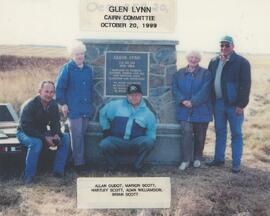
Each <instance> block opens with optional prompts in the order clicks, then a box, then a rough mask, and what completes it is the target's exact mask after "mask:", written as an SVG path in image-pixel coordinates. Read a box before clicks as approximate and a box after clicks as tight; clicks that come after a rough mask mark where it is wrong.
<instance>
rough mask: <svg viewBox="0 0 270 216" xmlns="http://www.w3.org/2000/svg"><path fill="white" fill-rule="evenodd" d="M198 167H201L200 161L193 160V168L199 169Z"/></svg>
mask: <svg viewBox="0 0 270 216" xmlns="http://www.w3.org/2000/svg"><path fill="white" fill-rule="evenodd" d="M200 166H201V161H199V160H195V161H194V163H193V167H194V168H199V167H200Z"/></svg>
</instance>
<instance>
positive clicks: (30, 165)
mask: <svg viewBox="0 0 270 216" xmlns="http://www.w3.org/2000/svg"><path fill="white" fill-rule="evenodd" d="M17 138H18V139H19V141H20V143H21V144H22V145H24V146H26V147H27V155H26V159H25V170H24V175H25V176H31V177H33V176H35V175H36V170H37V163H38V159H39V154H40V152H41V150H42V146H43V143H42V140H41V139H39V138H36V137H31V136H28V135H26V134H25V133H24V132H22V131H18V132H17ZM69 143H70V140H69V136H68V134H64V135H63V137H62V138H61V143H60V145H59V146H58V149H57V152H56V155H55V159H54V165H53V172H59V173H64V168H65V163H66V159H67V156H68V150H69Z"/></svg>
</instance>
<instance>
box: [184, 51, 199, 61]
mask: <svg viewBox="0 0 270 216" xmlns="http://www.w3.org/2000/svg"><path fill="white" fill-rule="evenodd" d="M190 56H195V57H197V58H198V59H200V60H201V59H202V54H201V52H200V51H198V50H189V51H188V52H186V58H188V57H190Z"/></svg>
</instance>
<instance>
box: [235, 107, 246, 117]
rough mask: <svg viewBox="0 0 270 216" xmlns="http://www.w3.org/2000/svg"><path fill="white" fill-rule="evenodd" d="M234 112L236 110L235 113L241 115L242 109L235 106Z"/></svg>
mask: <svg viewBox="0 0 270 216" xmlns="http://www.w3.org/2000/svg"><path fill="white" fill-rule="evenodd" d="M235 112H236V114H237V115H241V114H242V113H243V112H244V109H243V108H240V107H236V108H235Z"/></svg>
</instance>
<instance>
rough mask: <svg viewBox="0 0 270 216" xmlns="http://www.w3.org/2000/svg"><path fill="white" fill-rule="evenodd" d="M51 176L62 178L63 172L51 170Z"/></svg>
mask: <svg viewBox="0 0 270 216" xmlns="http://www.w3.org/2000/svg"><path fill="white" fill-rule="evenodd" d="M53 176H54V177H55V178H64V176H65V175H64V173H61V172H53Z"/></svg>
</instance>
